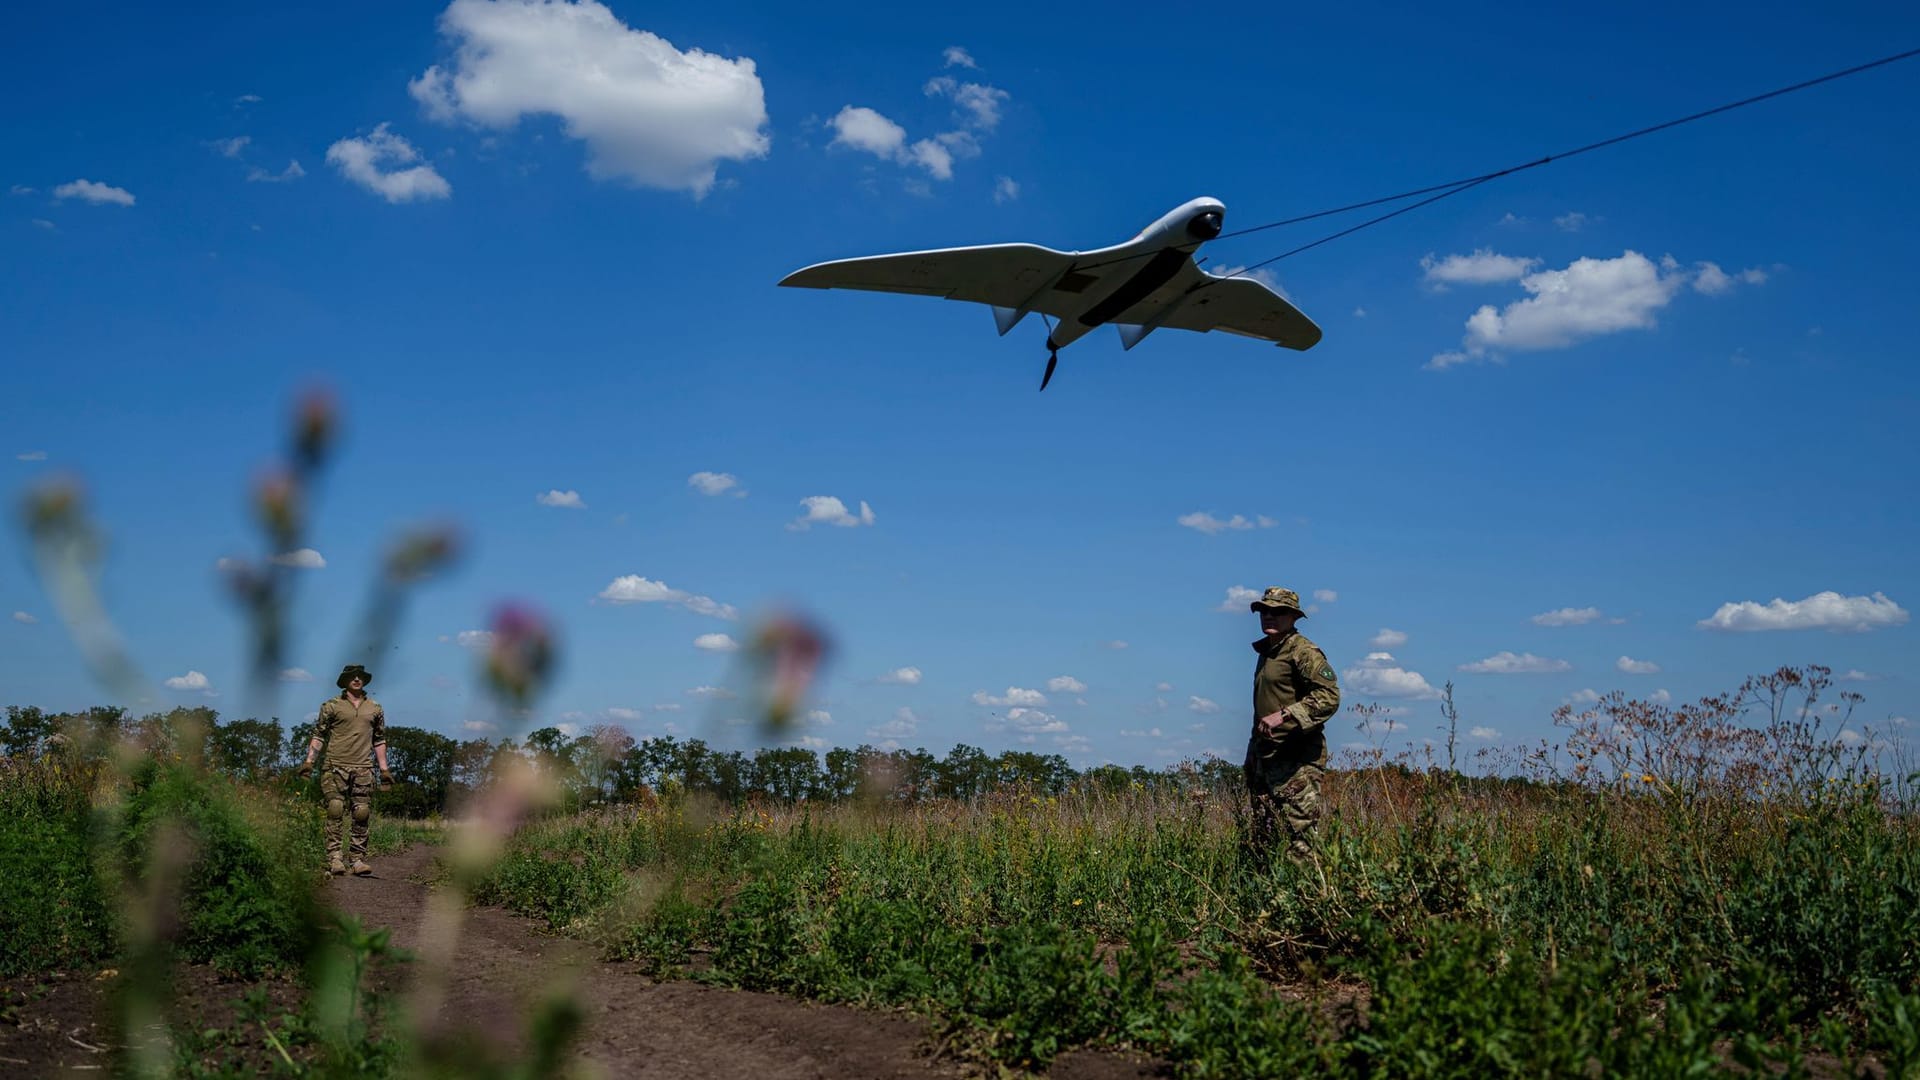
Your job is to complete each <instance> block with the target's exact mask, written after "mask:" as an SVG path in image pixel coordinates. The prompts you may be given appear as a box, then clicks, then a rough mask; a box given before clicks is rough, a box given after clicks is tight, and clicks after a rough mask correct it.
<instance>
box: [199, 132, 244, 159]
mask: <svg viewBox="0 0 1920 1080" xmlns="http://www.w3.org/2000/svg"><path fill="white" fill-rule="evenodd" d="M252 141H253V136H251V135H235V136H234V137H233V138H231V139H214V140H211V141H210V142H208V143H207V146H208V147H210V148H211V149H212V150H213V152H214V153H216V154H219V155H220V156H221V157H224V158H236V159H237V158H238V157H239V156H240V153H241V151H243V150H245V149H246V148H247V144H248V143H250V142H252Z"/></svg>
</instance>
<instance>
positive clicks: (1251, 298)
mask: <svg viewBox="0 0 1920 1080" xmlns="http://www.w3.org/2000/svg"><path fill="white" fill-rule="evenodd" d="M1202 273H1203V274H1204V271H1203V272H1202ZM1204 276H1205V277H1206V278H1207V280H1206V281H1204V282H1202V283H1201V285H1200V287H1199V288H1197V289H1195V290H1194V291H1193V293H1192V294H1191V295H1190V296H1188V298H1187V299H1186V300H1185V301H1183V302H1182V303H1181V304H1180V305H1179V306H1178V307H1176V308H1175V309H1174V310H1173V312H1172V313H1171V314H1169V315H1168V316H1167V317H1166V319H1164V320H1163V321H1161V323H1160V325H1161V326H1165V327H1167V328H1169V329H1173V330H1197V331H1199V332H1201V333H1206V332H1207V331H1209V330H1224V331H1226V332H1227V333H1229V334H1239V335H1241V336H1243V337H1250V338H1258V339H1260V340H1261V341H1271V342H1273V343H1275V344H1277V345H1279V346H1280V347H1282V348H1286V349H1298V350H1301V351H1303V352H1304V351H1305V350H1307V349H1311V348H1313V347H1314V346H1315V345H1317V344H1319V342H1320V327H1318V326H1316V325H1315V324H1314V321H1313V320H1312V319H1309V318H1307V317H1306V315H1305V314H1303V313H1302V312H1301V311H1300V309H1299V308H1297V307H1294V306H1293V305H1292V304H1289V303H1287V301H1286V299H1285V298H1284V297H1282V296H1281V295H1280V294H1278V293H1276V292H1274V291H1273V290H1272V289H1269V288H1267V287H1266V286H1265V285H1262V284H1260V283H1259V282H1258V281H1255V280H1253V279H1252V278H1248V277H1215V276H1213V275H1212V274H1204Z"/></svg>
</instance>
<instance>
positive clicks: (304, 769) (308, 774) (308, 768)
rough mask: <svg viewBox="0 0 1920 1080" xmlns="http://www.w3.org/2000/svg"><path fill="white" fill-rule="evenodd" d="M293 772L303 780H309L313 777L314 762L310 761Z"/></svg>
mask: <svg viewBox="0 0 1920 1080" xmlns="http://www.w3.org/2000/svg"><path fill="white" fill-rule="evenodd" d="M293 774H294V775H295V776H298V777H299V778H300V779H302V780H307V779H310V778H312V776H313V762H311V761H309V762H307V763H306V764H305V765H302V766H300V767H299V768H298V769H295V770H293Z"/></svg>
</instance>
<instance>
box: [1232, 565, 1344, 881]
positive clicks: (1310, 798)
mask: <svg viewBox="0 0 1920 1080" xmlns="http://www.w3.org/2000/svg"><path fill="white" fill-rule="evenodd" d="M1251 610H1253V611H1254V612H1256V613H1258V614H1259V616H1260V640H1259V641H1256V642H1254V643H1253V651H1254V652H1256V653H1258V654H1259V657H1260V658H1259V660H1258V661H1257V662H1256V663H1255V664H1254V669H1253V716H1254V721H1253V737H1252V738H1251V739H1250V740H1248V742H1247V761H1246V775H1247V794H1248V796H1249V797H1250V798H1251V800H1252V804H1253V805H1252V812H1253V813H1252V816H1253V821H1252V836H1251V837H1250V839H1251V841H1252V843H1253V845H1254V847H1255V848H1256V850H1258V851H1260V852H1261V853H1263V854H1264V853H1266V852H1268V851H1271V850H1272V848H1273V846H1274V844H1275V843H1276V842H1277V841H1278V840H1279V839H1280V834H1281V830H1282V829H1283V828H1284V830H1285V833H1286V840H1287V853H1288V854H1289V855H1291V856H1293V857H1295V858H1298V857H1300V856H1303V855H1306V854H1309V853H1310V852H1311V851H1312V845H1311V843H1310V838H1311V837H1312V835H1313V831H1314V827H1315V826H1316V825H1317V824H1318V823H1319V821H1320V809H1321V806H1320V781H1321V778H1322V777H1323V776H1325V774H1326V773H1325V770H1326V766H1327V738H1326V735H1325V733H1324V732H1323V731H1322V728H1323V727H1325V725H1326V722H1327V721H1328V720H1329V719H1331V718H1332V717H1333V714H1334V713H1335V712H1336V711H1337V710H1338V709H1339V708H1340V683H1339V681H1338V680H1337V679H1336V678H1335V677H1334V674H1333V665H1332V664H1329V663H1328V662H1327V657H1326V654H1325V653H1322V652H1321V651H1320V647H1319V646H1317V645H1315V644H1314V643H1313V642H1311V641H1309V640H1307V637H1306V635H1305V634H1302V633H1300V632H1299V631H1298V630H1295V629H1294V624H1295V623H1297V622H1298V621H1300V620H1301V619H1304V618H1306V612H1304V611H1302V610H1301V609H1300V594H1299V593H1296V592H1294V591H1293V590H1292V589H1282V588H1278V587H1275V588H1271V589H1268V590H1267V591H1266V593H1265V594H1263V595H1262V596H1261V597H1260V599H1258V600H1255V601H1254V602H1253V603H1252V605H1251Z"/></svg>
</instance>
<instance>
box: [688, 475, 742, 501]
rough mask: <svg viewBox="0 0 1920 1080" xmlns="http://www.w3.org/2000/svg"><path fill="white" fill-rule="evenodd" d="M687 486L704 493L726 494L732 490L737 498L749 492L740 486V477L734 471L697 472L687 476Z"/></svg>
mask: <svg viewBox="0 0 1920 1080" xmlns="http://www.w3.org/2000/svg"><path fill="white" fill-rule="evenodd" d="M687 486H688V487H690V488H693V489H694V490H696V491H698V492H700V494H702V495H724V494H727V493H728V492H732V493H733V495H734V497H735V498H739V497H741V496H744V495H745V494H746V493H747V492H746V489H744V488H741V487H740V479H739V477H736V476H734V475H733V474H732V473H723V472H697V473H694V474H693V475H692V476H689V477H687ZM736 489H738V490H736Z"/></svg>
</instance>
